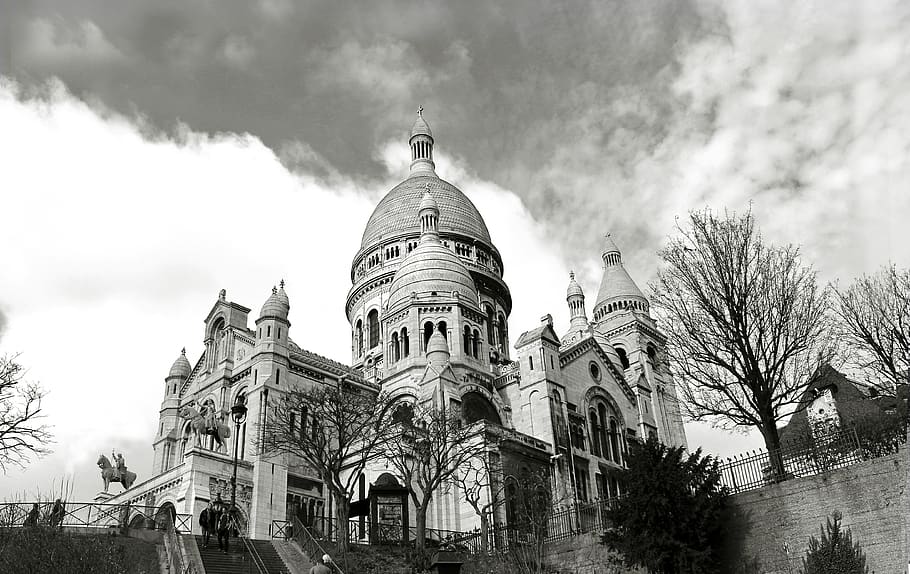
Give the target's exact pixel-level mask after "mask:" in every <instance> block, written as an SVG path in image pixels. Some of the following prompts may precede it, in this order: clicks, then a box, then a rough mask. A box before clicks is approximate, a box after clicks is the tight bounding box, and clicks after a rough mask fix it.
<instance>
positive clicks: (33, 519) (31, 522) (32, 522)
mask: <svg viewBox="0 0 910 574" xmlns="http://www.w3.org/2000/svg"><path fill="white" fill-rule="evenodd" d="M40 515H41V510H39V509H38V503H37V502H36V503H34V504H32V509H31V510H29V511H28V516H26V517H25V523H24V524H23V526H30V527H34V526H38V517H39V516H40Z"/></svg>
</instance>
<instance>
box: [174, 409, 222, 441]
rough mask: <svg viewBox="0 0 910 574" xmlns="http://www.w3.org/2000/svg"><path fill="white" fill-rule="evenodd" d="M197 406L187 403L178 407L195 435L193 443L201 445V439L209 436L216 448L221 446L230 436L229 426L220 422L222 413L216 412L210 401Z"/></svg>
mask: <svg viewBox="0 0 910 574" xmlns="http://www.w3.org/2000/svg"><path fill="white" fill-rule="evenodd" d="M197 406H198V408H196V407H192V406H189V405H187V406H185V407H183V408H181V409H180V416H181V417H182V418H184V419H187V420H189V421H191V426H192V428H193V435H194V436H195V441H194V443H195V444H196V445H197V446H203V440H202V439H203V438H204V437H206V436H211V437H212V438H213V439H214V440H215V444H216V445H217V449H221V448H223V447H224V446H225V444H224V441H225V439H227V438H229V437H230V436H231V427H229V426H228V425H226V424H224V423H223V422H222V420H223V418H224V413H223V412H218V411H217V409H216V408H215V405H214V403H212V402H211V401H208V402H206V403H205V404H202V405H197Z"/></svg>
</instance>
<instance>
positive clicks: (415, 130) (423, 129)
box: [411, 108, 433, 137]
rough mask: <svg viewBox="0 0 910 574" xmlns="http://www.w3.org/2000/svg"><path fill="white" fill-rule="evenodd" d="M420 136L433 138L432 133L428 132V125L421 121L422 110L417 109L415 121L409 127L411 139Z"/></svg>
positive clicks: (423, 120)
mask: <svg viewBox="0 0 910 574" xmlns="http://www.w3.org/2000/svg"><path fill="white" fill-rule="evenodd" d="M420 135H424V136H430V137H433V132H431V131H430V124H428V123H427V121H426V120H425V119H423V108H420V109H419V111H418V112H417V119H416V120H414V125H413V126H411V137H414V136H420Z"/></svg>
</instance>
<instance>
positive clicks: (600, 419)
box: [597, 403, 613, 460]
mask: <svg viewBox="0 0 910 574" xmlns="http://www.w3.org/2000/svg"><path fill="white" fill-rule="evenodd" d="M607 424H609V423H608V422H607V407H606V406H604V404H603V403H600V404H599V405H597V439H598V440H599V441H600V444H601V455H600V456H602V457H604V458H609V459H610V460H613V451H612V450H611V449H610V443H609V441H608V440H607V434H608V433H607Z"/></svg>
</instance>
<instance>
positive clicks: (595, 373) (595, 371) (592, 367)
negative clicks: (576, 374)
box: [588, 361, 600, 381]
mask: <svg viewBox="0 0 910 574" xmlns="http://www.w3.org/2000/svg"><path fill="white" fill-rule="evenodd" d="M588 370H589V371H590V372H591V378H592V379H594V380H595V381H600V367H598V366H597V363H595V362H594V361H591V364H589V365H588Z"/></svg>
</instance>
